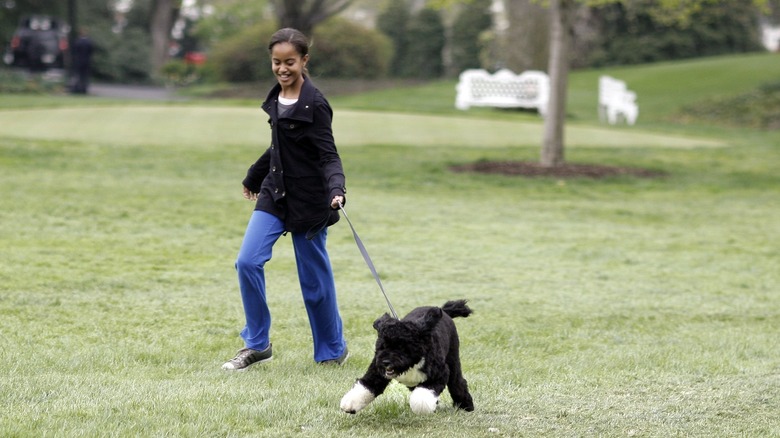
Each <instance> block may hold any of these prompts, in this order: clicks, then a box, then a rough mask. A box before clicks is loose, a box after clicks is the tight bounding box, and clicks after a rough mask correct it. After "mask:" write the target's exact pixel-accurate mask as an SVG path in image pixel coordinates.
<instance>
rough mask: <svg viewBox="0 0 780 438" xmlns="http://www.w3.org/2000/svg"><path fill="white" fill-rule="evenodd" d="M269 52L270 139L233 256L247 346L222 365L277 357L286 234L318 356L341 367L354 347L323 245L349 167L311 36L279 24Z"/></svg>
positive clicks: (255, 170)
mask: <svg viewBox="0 0 780 438" xmlns="http://www.w3.org/2000/svg"><path fill="white" fill-rule="evenodd" d="M268 50H269V52H270V55H271V70H272V71H273V73H274V76H275V77H276V80H277V82H278V83H277V84H276V85H275V86H274V87H273V88H272V89H271V91H270V92H269V93H268V96H267V98H266V99H265V102H264V103H263V104H262V108H263V110H264V111H265V112H266V113H268V116H269V119H268V122H269V124H270V126H271V145H270V146H269V147H268V149H267V150H266V151H265V152H264V153H263V154H262V156H260V158H259V159H258V160H257V162H255V163H254V164H253V165H252V166H251V167H250V168H249V170H248V172H247V175H246V178H245V179H244V180H243V186H244V187H243V195H244V198H246V199H248V200H250V201H255V210H254V212H253V213H252V216H251V218H250V219H249V224H248V225H247V229H246V233H245V234H244V240H243V243H242V244H241V249H240V250H239V253H238V258H237V261H236V270H237V273H238V283H239V288H240V291H241V300H242V303H243V307H244V315H245V317H246V325H245V326H244V328H243V330H241V338H242V339H243V341H244V345H245V347H244V348H242V349H240V350H239V351H238V353H237V354H236V356H235V357H234V358H233V359H231V360H229V361H227V362H226V363H225V364H224V365H222V368H223V369H225V370H245V369H247V368H248V367H250V366H252V365H254V364H257V363H261V362H265V361H268V360H271V358H272V357H273V354H272V350H271V341H270V328H271V314H270V311H269V309H268V303H267V301H266V282H265V264H266V262H268V261H269V260H270V259H271V251H272V248H273V246H274V244H275V243H276V241H277V240H278V239H279V237H280V236H282V235H286V234H287V233H289V234H290V235H291V236H292V245H293V248H294V252H295V259H296V264H297V270H298V280H299V283H300V287H301V292H302V294H303V301H304V305H305V307H306V312H307V314H308V318H309V325H310V326H311V332H312V337H313V341H314V360H315V361H316V362H318V363H321V364H333V365H342V364H343V363H344V362H345V361H346V360H347V357H348V355H349V353H348V350H347V344H346V341H345V339H344V333H343V326H342V321H341V316H340V314H339V309H338V304H337V300H336V286H335V281H334V277H333V270H332V268H331V264H330V258H329V256H328V252H327V250H326V248H325V242H326V239H327V235H328V230H327V227H328V226H330V225H332V224H334V223H336V221H338V220H339V213H338V209H339V207H340V205H343V204H344V203H345V202H346V199H345V193H346V188H345V177H344V170H343V168H342V164H341V158H340V157H339V154H338V152H337V150H336V145H335V142H334V139H333V132H332V129H331V121H332V117H333V111H332V110H331V107H330V104H329V103H328V101H327V100H326V99H325V97H324V96H323V95H322V93H321V92H320V91H319V90H318V89H317V88H316V87H315V86H314V85H313V84H312V82H311V80H310V79H309V77H308V72H307V69H306V64H307V63H308V62H309V43H308V40H307V38H306V36H304V35H303V34H302V33H301V32H300V31H298V30H295V29H291V28H285V29H281V30H278V31H277V32H276V33H274V34H273V36H272V37H271V41H270V44H269V45H268Z"/></svg>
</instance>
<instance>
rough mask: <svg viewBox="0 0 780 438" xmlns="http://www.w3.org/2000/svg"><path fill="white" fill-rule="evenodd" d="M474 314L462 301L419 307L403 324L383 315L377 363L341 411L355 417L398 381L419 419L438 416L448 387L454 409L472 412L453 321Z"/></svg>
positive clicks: (343, 402) (378, 326)
mask: <svg viewBox="0 0 780 438" xmlns="http://www.w3.org/2000/svg"><path fill="white" fill-rule="evenodd" d="M470 314H471V309H469V307H468V306H467V305H466V300H459V301H448V302H447V303H446V304H444V306H442V307H418V308H416V309H414V310H412V311H411V312H410V313H409V314H408V315H406V316H405V317H404V318H403V319H401V320H397V319H395V318H392V317H391V316H390V315H388V314H384V315H383V316H381V317H380V318H379V319H377V320H376V321H374V328H375V329H376V331H377V332H378V333H379V337H378V339H377V341H376V352H375V354H374V359H373V360H372V361H371V364H370V365H369V366H368V370H367V371H366V374H365V375H364V376H363V377H361V378H360V379H358V381H357V382H356V383H355V385H354V386H353V387H352V389H351V390H350V391H349V392H347V393H346V394H345V395H344V397H343V398H342V399H341V410H342V411H344V412H348V413H350V414H354V413H356V412H357V411H359V410H361V409H363V408H364V407H366V406H367V405H368V404H369V403H371V402H372V401H373V400H374V399H375V398H376V397H377V396H379V395H380V394H382V392H384V390H385V388H387V385H389V384H390V381H391V380H392V379H395V380H396V381H398V382H399V383H401V384H403V385H405V386H406V387H408V388H409V389H410V390H411V391H412V394H411V396H410V397H409V405H410V407H411V408H412V412H414V413H416V414H430V413H432V412H433V411H435V410H436V405H437V403H438V402H439V395H440V394H441V393H442V391H444V387H445V386H446V387H447V388H448V389H449V391H450V395H451V396H452V400H453V404H454V405H455V407H458V408H460V409H464V410H466V411H473V410H474V402H473V401H472V400H471V394H469V390H468V385H467V384H466V379H464V378H463V373H462V371H461V368H460V354H459V340H458V332H457V330H456V329H455V323H454V322H453V321H452V318H455V317H458V316H462V317H467V316H469V315H470Z"/></svg>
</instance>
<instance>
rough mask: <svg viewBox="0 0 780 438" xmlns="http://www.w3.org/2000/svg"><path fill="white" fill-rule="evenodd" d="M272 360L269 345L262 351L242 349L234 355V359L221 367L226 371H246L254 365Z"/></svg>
mask: <svg viewBox="0 0 780 438" xmlns="http://www.w3.org/2000/svg"><path fill="white" fill-rule="evenodd" d="M271 359H273V353H272V352H271V345H270V344H269V345H268V348H266V349H265V350H263V351H258V350H252V349H251V348H242V349H240V350H238V353H236V357H234V358H233V359H230V360H229V361H227V362H225V363H224V364H223V365H222V369H223V370H228V371H246V370H247V369H248V368H249V367H250V366H252V365H254V364H256V363H262V362H268V361H269V360H271Z"/></svg>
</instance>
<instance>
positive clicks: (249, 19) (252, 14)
mask: <svg viewBox="0 0 780 438" xmlns="http://www.w3.org/2000/svg"><path fill="white" fill-rule="evenodd" d="M267 7H268V2H267V0H253V1H251V2H247V1H246V0H220V1H219V2H218V3H215V4H214V5H213V8H211V10H212V12H211V13H210V14H204V15H203V16H202V17H201V18H200V19H199V20H198V22H197V23H196V24H195V28H194V29H193V34H194V36H195V37H197V38H198V39H200V40H201V41H202V42H203V43H204V44H205V45H207V46H210V45H211V44H218V43H219V42H220V41H223V40H226V39H228V38H231V37H233V36H235V35H237V34H239V33H241V32H242V31H244V30H245V29H247V28H249V27H253V26H255V25H257V24H258V23H260V22H262V21H265V20H267V19H268V17H265V15H264V11H265V9H266V8H267Z"/></svg>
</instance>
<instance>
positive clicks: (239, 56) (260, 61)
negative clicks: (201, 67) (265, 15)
mask: <svg viewBox="0 0 780 438" xmlns="http://www.w3.org/2000/svg"><path fill="white" fill-rule="evenodd" d="M276 30H277V29H276V23H274V22H270V21H267V22H262V23H258V24H256V25H254V26H251V27H248V28H246V29H245V30H244V31H242V32H240V33H238V34H236V35H234V36H231V37H229V38H227V39H225V40H222V41H220V42H219V43H217V44H216V45H215V46H214V47H212V48H211V50H210V51H209V60H208V61H207V62H206V64H207V68H209V67H210V68H212V69H213V70H214V71H215V72H216V75H217V76H218V77H219V78H220V79H222V80H225V81H228V82H254V81H259V80H267V79H270V78H272V77H273V74H272V72H271V64H270V61H269V59H270V58H269V56H268V41H269V40H270V39H271V35H273V33H274V32H276Z"/></svg>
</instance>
